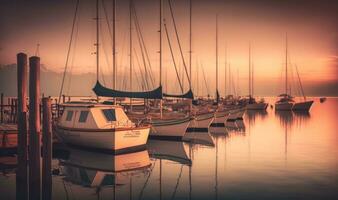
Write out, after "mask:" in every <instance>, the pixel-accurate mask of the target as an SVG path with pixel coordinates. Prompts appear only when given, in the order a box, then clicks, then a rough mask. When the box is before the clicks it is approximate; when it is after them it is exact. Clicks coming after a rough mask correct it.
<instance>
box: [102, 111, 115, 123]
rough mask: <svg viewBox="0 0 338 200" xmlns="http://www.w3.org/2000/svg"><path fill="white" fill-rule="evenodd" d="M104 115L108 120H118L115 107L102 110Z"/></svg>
mask: <svg viewBox="0 0 338 200" xmlns="http://www.w3.org/2000/svg"><path fill="white" fill-rule="evenodd" d="M102 112H103V114H104V116H105V117H106V119H107V121H109V122H111V121H116V116H115V110H114V109H105V110H102Z"/></svg>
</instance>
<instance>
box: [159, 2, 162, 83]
mask: <svg viewBox="0 0 338 200" xmlns="http://www.w3.org/2000/svg"><path fill="white" fill-rule="evenodd" d="M159 25H160V30H159V33H160V52H159V53H160V86H162V0H160V24H159Z"/></svg>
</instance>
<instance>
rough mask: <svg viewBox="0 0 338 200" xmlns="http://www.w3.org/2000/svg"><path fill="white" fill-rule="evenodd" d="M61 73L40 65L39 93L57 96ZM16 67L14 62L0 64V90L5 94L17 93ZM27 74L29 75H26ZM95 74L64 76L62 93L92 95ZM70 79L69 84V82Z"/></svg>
mask: <svg viewBox="0 0 338 200" xmlns="http://www.w3.org/2000/svg"><path fill="white" fill-rule="evenodd" d="M62 75H63V74H62V73H57V72H54V71H51V70H48V69H47V68H46V67H45V66H43V65H42V66H41V74H40V79H41V94H42V93H44V94H45V96H58V95H59V91H60V86H61V81H62ZM16 76H17V67H16V64H10V65H2V66H0V92H3V93H4V94H5V96H16V94H17V91H16V90H17V83H16ZM28 76H29V75H28ZM95 77H96V76H95V75H94V74H92V73H86V74H76V75H74V74H72V75H71V76H69V75H67V76H66V81H65V85H64V93H67V92H68V93H69V94H71V95H73V96H74V95H76V96H77V95H79V96H85V95H93V93H92V91H91V89H92V87H93V86H94V84H95V79H96V78H95ZM70 81H71V84H69V82H70Z"/></svg>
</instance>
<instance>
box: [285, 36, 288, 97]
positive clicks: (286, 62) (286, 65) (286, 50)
mask: <svg viewBox="0 0 338 200" xmlns="http://www.w3.org/2000/svg"><path fill="white" fill-rule="evenodd" d="M285 94H286V95H287V94H288V33H286V35H285Z"/></svg>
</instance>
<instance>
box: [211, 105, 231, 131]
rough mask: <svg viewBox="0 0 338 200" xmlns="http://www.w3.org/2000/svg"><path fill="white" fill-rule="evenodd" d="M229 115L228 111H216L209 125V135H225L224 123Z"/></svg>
mask: <svg viewBox="0 0 338 200" xmlns="http://www.w3.org/2000/svg"><path fill="white" fill-rule="evenodd" d="M228 115H229V112H228V111H225V110H224V111H217V112H216V113H215V117H214V120H213V121H212V123H211V124H210V133H212V134H225V133H226V129H225V121H226V120H227V117H228Z"/></svg>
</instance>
